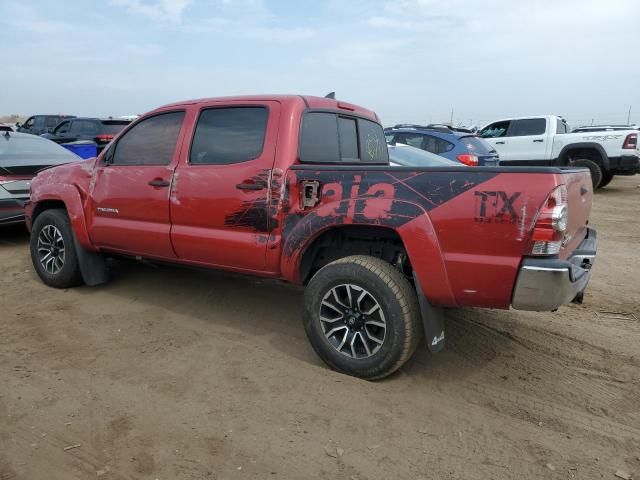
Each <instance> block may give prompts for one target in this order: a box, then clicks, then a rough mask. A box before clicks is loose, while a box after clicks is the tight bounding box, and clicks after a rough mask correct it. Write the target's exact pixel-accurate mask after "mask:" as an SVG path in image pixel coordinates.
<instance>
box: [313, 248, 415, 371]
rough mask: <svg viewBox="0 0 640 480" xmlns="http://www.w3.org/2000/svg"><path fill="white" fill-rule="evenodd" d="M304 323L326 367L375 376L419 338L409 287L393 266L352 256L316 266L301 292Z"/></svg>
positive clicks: (405, 355)
mask: <svg viewBox="0 0 640 480" xmlns="http://www.w3.org/2000/svg"><path fill="white" fill-rule="evenodd" d="M304 327H305V331H306V333H307V336H308V338H309V341H310V342H311V345H312V346H313V349H314V350H315V351H316V353H317V354H318V355H319V356H320V358H322V360H324V361H325V362H326V363H327V364H328V365H329V366H330V367H332V368H333V369H335V370H338V371H340V372H343V373H346V374H348V375H353V376H356V377H360V378H364V379H367V380H376V379H380V378H383V377H386V376H387V375H390V374H391V373H393V372H395V371H396V370H397V369H399V368H400V367H401V366H402V365H404V363H405V362H406V361H407V360H408V359H409V358H410V357H411V355H412V354H413V352H414V351H415V349H416V347H417V346H418V343H419V341H420V338H421V337H422V326H421V323H420V308H419V305H418V300H417V297H416V293H415V290H414V289H413V287H412V286H411V284H410V283H409V281H408V280H407V279H406V277H405V276H404V275H403V273H402V272H400V271H399V270H398V269H396V268H394V267H393V265H391V264H389V263H387V262H385V261H383V260H380V259H378V258H375V257H369V256H365V255H354V256H350V257H345V258H341V259H339V260H336V261H334V262H332V263H330V264H328V265H326V266H325V267H323V268H322V269H320V270H319V271H318V272H317V273H316V274H315V275H314V276H313V278H312V279H311V281H310V282H309V285H308V286H307V289H306V291H305V302H304Z"/></svg>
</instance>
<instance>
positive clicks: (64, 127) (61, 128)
mask: <svg viewBox="0 0 640 480" xmlns="http://www.w3.org/2000/svg"><path fill="white" fill-rule="evenodd" d="M70 125H71V122H69V121H66V122H62V123H61V124H59V125H58V127H57V128H56V129H55V131H54V132H53V133H54V134H55V135H63V134H65V133H67V132H68V131H69V126H70Z"/></svg>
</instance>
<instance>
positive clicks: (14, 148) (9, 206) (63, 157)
mask: <svg viewBox="0 0 640 480" xmlns="http://www.w3.org/2000/svg"><path fill="white" fill-rule="evenodd" d="M80 160H82V159H81V158H80V157H78V156H77V155H76V154H74V153H71V152H70V151H69V150H67V149H66V148H64V147H61V146H60V145H58V144H56V143H54V142H52V141H51V140H47V139H46V138H41V137H37V136H35V135H29V134H27V133H17V132H8V131H5V132H0V225H6V224H10V223H20V222H23V221H24V205H25V203H26V202H27V200H29V187H30V185H31V179H32V178H33V177H34V176H35V175H36V173H38V171H39V170H42V169H43V168H46V167H51V166H54V165H61V164H63V163H70V162H78V161H80Z"/></svg>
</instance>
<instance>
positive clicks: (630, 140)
mask: <svg viewBox="0 0 640 480" xmlns="http://www.w3.org/2000/svg"><path fill="white" fill-rule="evenodd" d="M637 146H638V134H637V133H630V134H629V135H627V138H625V139H624V143H623V144H622V148H625V149H629V150H635V149H636V147H637Z"/></svg>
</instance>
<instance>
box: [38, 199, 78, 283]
mask: <svg viewBox="0 0 640 480" xmlns="http://www.w3.org/2000/svg"><path fill="white" fill-rule="evenodd" d="M30 247H31V262H32V263H33V268H34V269H35V271H36V273H37V274H38V276H39V277H40V279H41V280H42V281H43V282H44V283H45V284H46V285H49V286H50V287H55V288H69V287H75V286H77V285H81V284H82V276H81V274H80V265H79V264H78V257H77V255H76V249H75V244H74V236H73V230H72V229H71V223H70V222H69V217H68V215H67V212H66V211H65V210H60V209H52V210H45V211H44V212H42V213H41V214H40V215H38V217H37V218H36V221H35V222H34V223H33V228H32V229H31V239H30ZM47 253H49V256H48V257H47Z"/></svg>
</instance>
